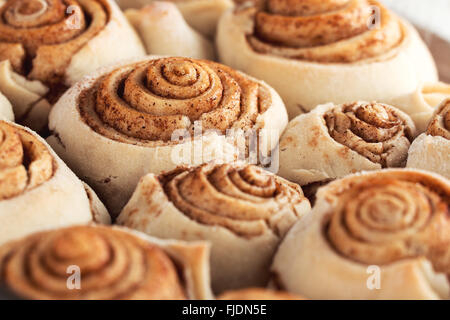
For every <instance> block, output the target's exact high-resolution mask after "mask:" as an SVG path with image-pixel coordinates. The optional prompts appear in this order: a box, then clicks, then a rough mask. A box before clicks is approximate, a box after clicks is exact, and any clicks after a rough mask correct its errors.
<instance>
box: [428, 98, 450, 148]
mask: <svg viewBox="0 0 450 320" xmlns="http://www.w3.org/2000/svg"><path fill="white" fill-rule="evenodd" d="M427 134H429V135H432V136H441V137H444V138H445V139H448V140H450V99H447V100H445V101H444V102H443V103H442V104H441V105H440V107H439V109H438V110H437V112H436V115H435V116H434V117H433V119H432V120H431V122H430V124H429V125H428V129H427Z"/></svg>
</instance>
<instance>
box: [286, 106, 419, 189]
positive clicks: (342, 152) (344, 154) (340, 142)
mask: <svg viewBox="0 0 450 320" xmlns="http://www.w3.org/2000/svg"><path fill="white" fill-rule="evenodd" d="M414 136H415V126H414V123H413V121H412V120H411V118H410V117H409V116H408V115H406V114H405V113H404V112H402V111H400V110H399V109H397V108H395V107H392V106H389V105H386V104H382V103H376V102H372V103H368V102H362V101H358V102H354V103H347V104H342V105H334V104H331V103H330V104H325V105H320V106H318V107H317V108H316V109H314V110H313V111H311V112H309V113H307V114H303V115H300V116H298V117H297V118H295V119H294V120H292V121H291V122H290V123H289V125H288V127H287V129H286V131H285V132H284V134H283V136H282V137H281V140H280V171H279V174H280V176H282V177H284V178H286V179H288V180H291V181H295V182H297V183H299V184H300V185H301V186H306V185H310V184H316V183H321V182H329V181H330V180H334V179H337V178H342V177H344V176H346V175H348V174H351V173H355V172H359V171H365V170H376V169H381V168H391V167H404V166H405V165H406V159H407V156H408V149H409V147H410V144H411V142H412V140H413V138H414Z"/></svg>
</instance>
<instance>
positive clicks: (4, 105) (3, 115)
mask: <svg viewBox="0 0 450 320" xmlns="http://www.w3.org/2000/svg"><path fill="white" fill-rule="evenodd" d="M0 119H5V120H9V121H14V113H13V111H12V106H11V103H9V101H8V99H6V97H5V96H4V95H2V94H1V93H0Z"/></svg>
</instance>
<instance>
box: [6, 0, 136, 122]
mask: <svg viewBox="0 0 450 320" xmlns="http://www.w3.org/2000/svg"><path fill="white" fill-rule="evenodd" d="M0 17H1V19H0V61H4V60H7V61H9V62H8V63H6V64H5V63H4V62H3V63H2V64H1V65H0V92H2V93H3V94H4V95H5V96H6V97H7V98H8V99H9V100H10V102H11V103H12V105H13V107H14V112H15V114H16V120H17V121H18V122H20V123H24V124H25V123H26V124H27V125H29V126H31V128H32V129H35V130H41V129H42V127H45V124H46V123H45V121H44V120H46V119H47V117H48V112H49V110H50V105H51V104H52V103H54V102H55V101H56V100H57V99H58V97H59V96H60V95H61V93H62V92H63V91H64V90H65V89H67V87H69V86H71V85H72V84H74V83H75V82H76V81H78V80H79V79H80V78H81V77H82V76H84V75H85V74H87V73H90V72H92V71H93V70H95V69H97V68H98V67H100V66H103V65H107V64H111V63H113V62H115V61H117V60H119V59H129V58H131V57H135V56H143V55H145V50H144V48H143V46H142V43H141V41H140V39H139V38H138V36H137V35H136V33H135V32H134V30H133V28H132V27H131V26H130V25H129V23H128V22H127V20H126V18H125V16H124V15H123V13H122V12H121V11H120V9H119V8H118V7H117V5H116V4H115V1H113V0H94V1H93V0H46V1H43V0H10V1H7V2H6V3H5V4H4V5H1V7H0ZM11 67H12V68H11ZM42 122H44V124H43V123H42Z"/></svg>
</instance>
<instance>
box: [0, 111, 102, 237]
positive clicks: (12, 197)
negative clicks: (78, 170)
mask: <svg viewBox="0 0 450 320" xmlns="http://www.w3.org/2000/svg"><path fill="white" fill-rule="evenodd" d="M86 188H88V187H86ZM87 192H88V194H87ZM92 221H96V222H103V223H109V216H108V213H107V211H106V209H105V207H104V206H103V205H102V204H101V203H100V201H99V200H98V198H97V197H96V195H95V193H93V192H92V191H91V190H89V189H87V191H86V189H85V186H83V184H82V183H81V181H80V180H78V178H77V177H76V176H75V175H74V174H73V173H72V171H70V170H69V168H67V166H66V165H65V164H64V163H63V162H62V161H61V159H59V158H58V157H57V156H56V154H55V153H54V152H53V151H52V150H51V149H50V147H49V146H48V145H47V144H46V143H45V141H43V140H42V139H41V138H40V137H39V136H38V135H37V134H36V133H34V132H32V131H31V130H29V129H26V128H24V127H21V126H19V125H16V124H13V123H11V122H8V121H3V120H0V243H4V242H5V241H8V240H11V239H15V238H19V237H21V236H25V235H28V234H30V233H32V232H35V231H40V230H43V229H48V228H55V227H61V226H67V225H73V224H83V223H89V222H92Z"/></svg>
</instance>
